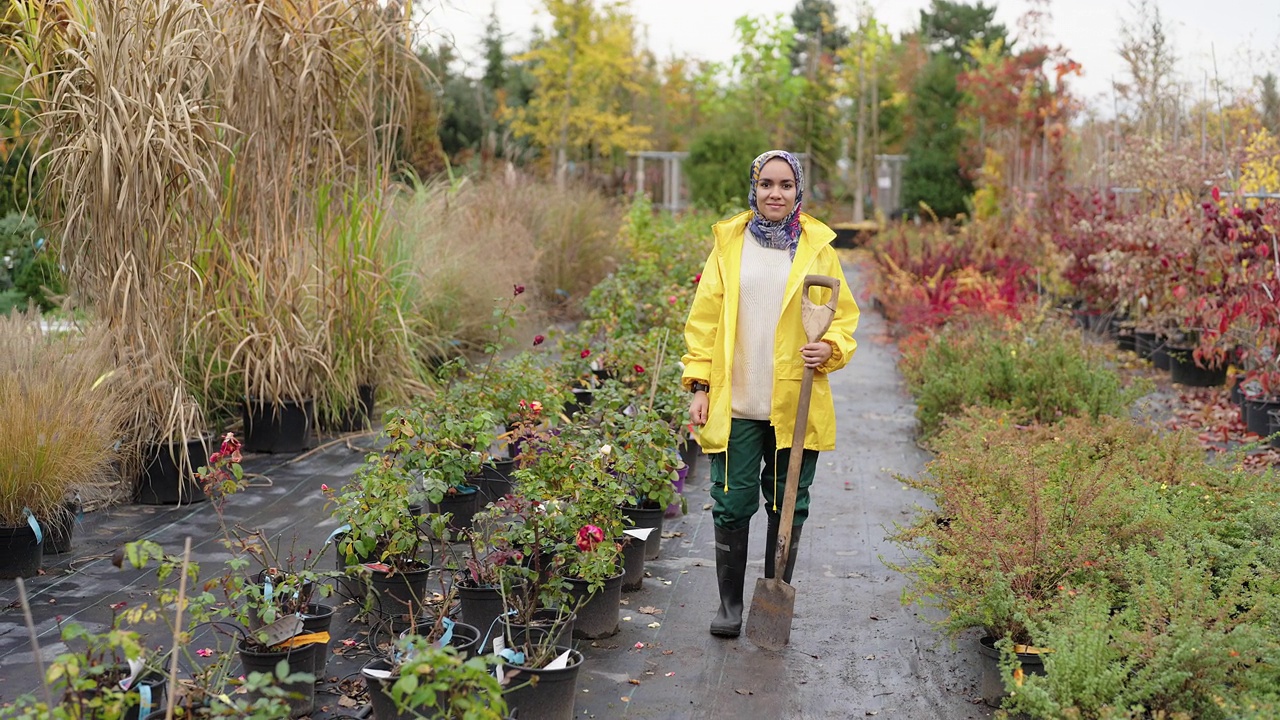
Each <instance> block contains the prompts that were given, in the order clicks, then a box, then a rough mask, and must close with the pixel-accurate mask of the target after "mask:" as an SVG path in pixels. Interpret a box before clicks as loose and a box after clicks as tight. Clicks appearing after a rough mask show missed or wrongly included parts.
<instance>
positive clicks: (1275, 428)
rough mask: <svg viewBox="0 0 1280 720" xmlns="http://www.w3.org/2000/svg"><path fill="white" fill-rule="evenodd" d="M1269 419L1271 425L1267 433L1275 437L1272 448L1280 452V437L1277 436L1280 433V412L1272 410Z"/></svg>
mask: <svg viewBox="0 0 1280 720" xmlns="http://www.w3.org/2000/svg"><path fill="white" fill-rule="evenodd" d="M1269 418H1270V420H1271V424H1270V425H1269V426H1268V428H1267V431H1268V433H1269V434H1271V435H1275V437H1273V438H1271V447H1273V448H1276V449H1277V450H1280V435H1276V433H1280V410H1272V411H1271V413H1270V414H1269Z"/></svg>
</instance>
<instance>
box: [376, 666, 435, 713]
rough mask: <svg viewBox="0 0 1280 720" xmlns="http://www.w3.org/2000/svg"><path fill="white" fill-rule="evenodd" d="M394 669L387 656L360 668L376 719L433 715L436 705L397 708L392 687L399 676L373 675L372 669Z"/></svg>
mask: <svg viewBox="0 0 1280 720" xmlns="http://www.w3.org/2000/svg"><path fill="white" fill-rule="evenodd" d="M391 669H392V664H391V661H390V660H387V659H386V658H378V659H376V660H370V661H369V662H368V663H366V664H365V666H364V667H362V668H360V675H361V676H363V677H364V684H365V687H366V688H367V689H368V690H369V704H370V705H372V706H373V717H374V720H402V719H403V720H412V719H413V718H419V717H424V716H425V717H432V716H433V713H431V711H433V710H435V709H436V706H435V705H431V706H426V707H416V708H405V710H404V711H403V712H401V711H400V710H399V709H397V708H396V701H395V700H394V699H393V698H392V697H391V687H392V686H393V685H395V684H396V680H398V679H399V678H397V677H396V676H394V675H392V676H391V677H388V678H384V677H380V676H378V675H371V674H370V673H369V671H370V670H381V671H387V672H389V671H390V670H391Z"/></svg>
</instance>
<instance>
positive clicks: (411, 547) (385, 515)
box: [325, 418, 427, 571]
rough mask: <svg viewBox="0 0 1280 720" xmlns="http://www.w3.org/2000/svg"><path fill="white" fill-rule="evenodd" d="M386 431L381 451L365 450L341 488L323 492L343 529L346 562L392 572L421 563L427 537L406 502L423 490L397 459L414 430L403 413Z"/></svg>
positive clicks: (418, 566)
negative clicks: (375, 565)
mask: <svg viewBox="0 0 1280 720" xmlns="http://www.w3.org/2000/svg"><path fill="white" fill-rule="evenodd" d="M385 433H386V435H387V437H388V438H389V439H390V442H389V443H388V444H387V446H386V448H385V450H384V451H383V452H382V453H370V454H369V455H368V456H367V457H366V458H365V462H364V464H363V465H361V466H360V467H359V468H357V469H356V472H355V476H354V477H353V478H352V479H351V480H350V481H349V482H347V483H346V485H344V486H343V487H342V489H341V490H337V489H334V488H326V489H325V495H326V497H328V499H329V503H330V504H331V505H332V507H333V510H332V515H333V517H334V519H336V520H337V521H338V522H339V524H340V525H342V526H345V528H346V529H345V531H344V532H343V533H342V534H341V537H340V538H339V539H338V540H337V543H338V549H339V552H340V553H341V554H342V556H343V557H344V558H345V559H346V562H347V564H348V565H355V564H359V563H363V562H367V561H371V560H376V561H380V562H383V563H386V564H387V565H390V566H391V567H392V568H393V569H394V570H396V571H406V570H417V569H421V568H423V567H424V562H423V560H422V559H421V553H422V550H423V546H424V544H426V543H427V539H426V538H425V537H424V535H423V532H422V530H421V528H420V527H419V521H418V518H416V517H414V515H413V513H412V512H411V509H410V505H412V504H413V503H414V502H416V501H419V500H421V499H422V497H423V493H422V492H421V491H420V490H418V489H416V487H415V486H416V483H415V482H414V480H413V477H412V476H411V474H410V472H409V470H408V469H407V468H405V467H404V464H403V462H402V461H401V457H402V455H404V454H405V453H407V452H409V451H410V450H411V447H412V443H413V441H414V437H415V436H416V431H414V429H413V428H412V426H410V424H409V423H408V422H407V421H406V420H404V419H403V418H393V419H391V420H390V421H389V422H388V423H387V426H386V430H385Z"/></svg>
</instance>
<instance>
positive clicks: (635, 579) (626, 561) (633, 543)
mask: <svg viewBox="0 0 1280 720" xmlns="http://www.w3.org/2000/svg"><path fill="white" fill-rule="evenodd" d="M621 542H622V592H635V591H637V590H639V589H640V588H641V587H643V586H644V551H645V543H642V542H640V541H639V540H638V539H636V538H633V537H631V536H630V535H628V536H626V537H625V538H623V539H622V540H621Z"/></svg>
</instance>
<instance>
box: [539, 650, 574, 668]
mask: <svg viewBox="0 0 1280 720" xmlns="http://www.w3.org/2000/svg"><path fill="white" fill-rule="evenodd" d="M567 667H569V651H568V650H565V651H564V652H562V653H560V656H559V657H557V658H556V659H555V660H552V661H551V662H549V663H547V667H546V668H544V669H545V670H563V669H564V668H567Z"/></svg>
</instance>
